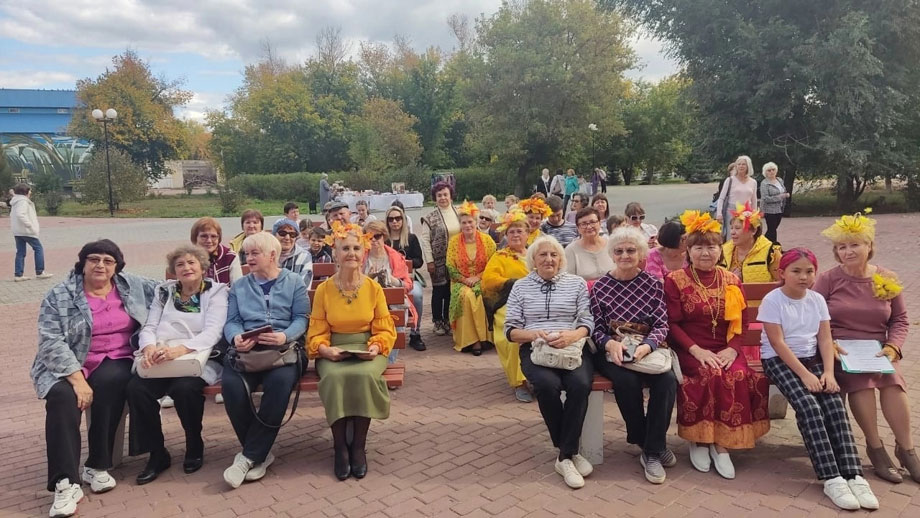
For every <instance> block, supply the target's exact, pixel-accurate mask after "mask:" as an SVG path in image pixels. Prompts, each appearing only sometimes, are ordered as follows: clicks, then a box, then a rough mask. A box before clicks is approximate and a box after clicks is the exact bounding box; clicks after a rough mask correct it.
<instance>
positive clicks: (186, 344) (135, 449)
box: [128, 245, 228, 485]
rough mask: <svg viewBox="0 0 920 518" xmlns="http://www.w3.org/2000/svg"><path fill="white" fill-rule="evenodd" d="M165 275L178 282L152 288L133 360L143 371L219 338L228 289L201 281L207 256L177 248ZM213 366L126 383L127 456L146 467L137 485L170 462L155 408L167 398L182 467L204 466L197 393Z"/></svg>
mask: <svg viewBox="0 0 920 518" xmlns="http://www.w3.org/2000/svg"><path fill="white" fill-rule="evenodd" d="M166 262H167V264H168V267H167V271H168V272H169V273H171V274H172V275H175V276H176V279H177V280H171V281H166V282H164V283H163V284H160V285H159V286H157V288H156V291H155V292H154V299H153V304H152V305H151V306H150V310H149V312H148V314H147V323H146V324H144V327H143V329H141V333H140V342H139V343H140V348H139V351H138V355H139V357H138V360H137V361H138V362H140V363H141V365H142V367H143V368H144V369H148V368H149V369H153V372H155V369H156V367H157V366H158V365H164V366H166V365H167V364H168V363H169V362H171V361H172V360H175V359H176V358H179V357H181V356H184V355H186V354H190V353H198V352H201V351H210V350H211V348H213V347H214V346H215V345H216V344H217V342H218V341H219V340H220V338H221V334H222V332H223V329H224V322H226V320H227V295H228V293H227V292H228V290H227V285H226V284H221V283H219V282H214V281H212V280H211V279H205V278H204V272H205V271H206V270H207V269H208V266H209V265H208V253H207V252H206V251H205V250H204V249H203V248H201V247H199V246H195V245H181V246H179V247H178V248H176V249H175V250H173V251H172V252H170V253H169V254H167V255H166ZM220 373H221V367H220V365H219V364H217V362H207V364H206V365H205V367H204V369H203V370H202V374H201V376H200V377H190V376H189V377H179V378H163V377H148V378H142V377H139V376H135V377H133V378H132V379H131V381H130V382H129V383H128V406H129V408H130V409H131V421H130V423H131V431H132V435H133V436H134V437H136V439H137V440H136V441H132V449H131V450H132V451H131V455H140V454H142V453H149V454H150V457H149V458H148V460H147V465H146V466H145V467H144V470H143V471H141V472H140V474H138V475H137V483H138V485H143V484H147V483H149V482H153V481H154V480H156V478H157V477H158V476H159V474H160V473H162V472H163V471H165V470H166V469H167V468H169V466H170V464H171V461H170V457H169V452H168V451H166V446H165V443H164V439H163V425H162V423H161V421H160V404H159V402H158V401H157V400H158V399H160V398H162V397H163V396H165V395H167V394H168V395H169V396H170V397H171V398H172V399H173V400H174V401H175V406H176V414H177V415H178V416H179V422H180V423H182V428H183V429H184V430H185V460H184V461H183V463H182V469H183V470H184V471H185V472H186V473H194V472H196V471H198V470H199V469H200V468H201V465H202V463H203V462H204V442H203V441H202V439H201V418H202V416H203V415H204V394H202V389H204V387H205V385H210V384H213V383H214V382H216V381H217V380H218V379H219V378H220Z"/></svg>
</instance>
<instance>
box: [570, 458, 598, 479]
mask: <svg viewBox="0 0 920 518" xmlns="http://www.w3.org/2000/svg"><path fill="white" fill-rule="evenodd" d="M572 464H574V465H575V469H577V470H578V474H579V475H581V476H582V477H587V476H588V475H590V474H591V473H594V466H592V465H591V463H590V462H588V459H586V458H584V457H582V456H581V455H580V454H578V453H576V454H575V455H572Z"/></svg>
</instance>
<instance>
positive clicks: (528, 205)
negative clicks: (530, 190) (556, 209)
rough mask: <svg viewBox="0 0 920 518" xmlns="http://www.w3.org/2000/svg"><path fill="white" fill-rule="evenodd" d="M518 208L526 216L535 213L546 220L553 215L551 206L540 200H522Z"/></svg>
mask: <svg viewBox="0 0 920 518" xmlns="http://www.w3.org/2000/svg"><path fill="white" fill-rule="evenodd" d="M518 208H519V209H521V211H522V212H523V213H524V214H529V213H531V212H535V213H537V214H539V215H541V216H543V217H544V218H548V217H550V215H552V213H553V209H551V208H549V205H547V204H546V202H545V201H543V200H541V199H540V198H527V199H526V200H521V201H520V202H518Z"/></svg>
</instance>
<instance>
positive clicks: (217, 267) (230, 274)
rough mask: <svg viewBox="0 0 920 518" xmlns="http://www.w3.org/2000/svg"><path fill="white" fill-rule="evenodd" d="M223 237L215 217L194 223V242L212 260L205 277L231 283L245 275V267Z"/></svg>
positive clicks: (192, 239)
mask: <svg viewBox="0 0 920 518" xmlns="http://www.w3.org/2000/svg"><path fill="white" fill-rule="evenodd" d="M294 228H295V232H296V228H297V227H294ZM222 239H223V232H222V231H221V228H220V223H218V222H217V220H216V219H214V218H208V217H205V218H201V219H199V220H198V221H196V222H195V224H194V225H192V233H191V241H192V244H194V245H198V246H200V247H201V248H204V249H205V250H206V251H207V252H208V256H209V258H210V260H211V266H209V267H208V271H207V273H205V277H206V278H208V279H211V280H214V281H217V282H222V283H224V284H228V285H229V284H233V282H235V281H236V280H237V279H239V278H241V277H242V276H243V267H242V265H241V263H240V258H239V257H238V256H237V255H236V252H234V251H233V250H231V249H230V248H229V247H227V246H224V245H222V244H220V242H221V240H222ZM294 239H296V237H295V238H294Z"/></svg>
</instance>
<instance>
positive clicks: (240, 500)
mask: <svg viewBox="0 0 920 518" xmlns="http://www.w3.org/2000/svg"><path fill="white" fill-rule="evenodd" d="M830 221H831V220H830V219H829V218H810V219H789V220H786V221H784V222H783V226H782V227H781V228H780V237H781V239H782V241H783V243H784V245H786V246H787V247H789V246H795V245H807V246H811V247H813V248H814V249H815V251H816V252H817V253H818V256H819V259H820V261H821V267H822V268H827V267H829V266H830V265H831V264H832V259H831V255H830V247H829V245H828V244H827V243H826V242H825V241H824V240H823V238H821V237H820V236H819V231H820V229H822V228H824V227H825V226H827V225H828V224H829V223H830ZM878 222H879V225H878V240H877V243H878V251H877V253H876V259H875V261H877V262H878V263H879V264H882V265H884V266H887V267H889V268H891V269H893V270H894V271H896V272H898V273H899V274H900V276H901V279H902V280H903V281H904V284H905V292H906V294H907V297H908V311H909V312H910V315H911V317H912V323H915V324H916V323H917V322H918V320H920V317H918V315H920V270H918V269H917V268H916V266H915V264H916V259H915V258H916V255H915V254H918V253H920V243H918V241H917V239H916V238H915V237H914V236H915V235H916V232H912V231H908V232H905V231H904V229H916V228H918V225H920V215H918V214H911V215H883V216H879V217H878ZM228 223H229V221H228ZM42 224H43V229H47V230H46V231H43V242H44V244H45V247H46V255H47V256H48V264H49V267H48V269H49V271H53V272H54V273H55V274H56V275H57V277H55V278H54V279H51V280H48V281H40V282H39V281H29V282H25V283H13V282H11V281H10V280H9V279H10V277H11V272H10V271H9V268H8V266H6V265H10V263H12V240H11V239H8V236H9V234H8V230H5V229H4V228H3V227H6V225H8V223H0V232H4V233H5V236H3V237H0V265H3V266H0V272H2V273H0V314H2V315H3V316H2V318H3V319H4V320H5V321H6V323H7V325H6V336H7V338H6V339H4V340H3V341H2V342H0V355H2V356H0V357H2V360H0V361H3V362H4V363H5V364H6V365H7V372H9V373H11V375H10V379H9V380H8V382H7V383H6V384H5V387H4V388H5V390H3V391H2V392H0V409H2V413H0V444H2V445H3V446H2V452H3V453H2V457H0V458H2V459H3V460H2V465H3V468H4V469H3V470H2V471H0V488H2V490H0V516H4V517H5V516H17V517H18V516H47V514H46V513H47V511H48V506H49V505H50V502H51V494H50V493H48V492H46V491H45V489H44V487H45V477H46V464H45V452H44V442H43V441H44V435H43V427H44V421H43V419H44V409H43V405H42V403H41V402H40V401H39V400H37V399H36V398H35V394H34V392H33V390H32V386H31V382H30V380H29V376H28V370H29V366H30V365H31V362H32V359H33V356H34V352H35V343H36V326H35V322H36V314H37V307H38V302H39V300H40V299H41V297H42V295H43V294H44V292H45V291H46V290H47V289H48V288H50V287H51V286H52V285H53V284H54V282H56V281H59V280H60V277H61V276H63V275H64V270H65V268H67V267H68V266H70V265H72V264H73V262H74V260H75V256H76V251H77V250H78V248H79V246H80V244H82V243H83V242H85V241H87V240H90V239H93V238H96V237H98V236H106V237H108V236H112V237H113V239H116V241H117V242H119V244H121V245H123V247H124V249H125V252H126V256H127V261H128V263H129V270H131V271H135V272H138V273H142V274H144V275H150V276H157V275H162V271H163V261H162V258H163V256H164V255H165V252H166V251H167V249H168V248H169V247H170V246H172V245H174V244H175V243H178V242H182V241H184V240H185V239H186V237H185V236H186V232H187V229H188V227H189V220H127V221H126V220H118V221H107V220H106V221H102V220H78V219H66V218H43V219H42ZM228 227H229V228H236V227H235V226H230V225H228ZM6 228H8V227H6ZM27 268H30V266H27ZM426 300H427V298H426ZM430 331H431V330H430V327H429V328H428V329H425V338H426V341H427V342H428V344H429V350H428V351H427V352H424V353H419V352H416V351H413V350H411V349H409V350H406V351H404V352H402V353H401V359H402V360H403V361H405V362H406V364H407V374H406V384H405V386H404V387H403V388H401V389H399V390H397V391H394V392H393V393H392V409H391V416H390V418H389V419H388V420H386V421H377V422H374V424H373V425H372V427H371V434H370V438H369V442H368V447H369V453H368V457H369V460H370V473H369V475H368V477H367V478H366V479H364V480H361V481H356V480H354V479H351V480H348V481H347V482H339V481H337V480H336V479H335V478H334V477H333V475H332V465H331V464H332V444H331V435H330V433H329V431H328V429H327V427H326V425H325V419H324V417H323V412H322V408H321V406H320V403H319V400H318V398H317V396H316V394H315V393H304V394H303V395H302V396H301V401H300V407H299V408H298V410H297V416H296V417H295V418H294V419H293V420H292V421H291V422H290V423H289V424H288V425H287V426H285V427H284V428H283V429H282V431H281V433H280V434H279V437H278V441H277V443H276V445H275V450H274V452H275V455H276V456H277V460H276V462H275V464H274V465H272V467H271V468H270V469H269V470H268V474H267V475H266V477H265V478H264V479H262V480H261V481H259V482H255V483H247V484H244V485H243V486H242V487H240V488H239V489H237V490H230V489H229V488H228V487H227V486H226V485H225V483H224V482H223V480H222V477H221V473H222V471H223V469H224V468H226V467H227V466H228V465H229V464H230V462H231V461H232V458H233V455H234V454H235V453H236V452H237V451H238V449H239V446H238V444H237V442H236V438H235V436H234V435H233V432H232V430H231V428H230V424H229V422H228V420H227V417H226V414H225V411H224V409H223V407H222V406H220V405H215V404H213V403H212V402H209V403H208V404H207V406H206V411H205V417H204V436H205V446H206V453H205V455H206V459H205V465H204V467H203V468H202V469H201V471H199V472H198V473H195V474H192V475H184V474H183V473H182V471H181V468H180V465H181V459H182V454H183V448H184V445H183V439H182V437H183V435H182V429H181V426H180V424H179V422H178V419H177V418H176V414H175V411H174V410H172V409H168V410H164V411H163V420H164V431H165V434H166V437H167V447H168V448H169V450H170V452H171V453H172V455H173V461H174V466H173V467H172V468H171V469H170V470H168V471H167V472H166V473H164V474H163V475H161V476H160V478H159V479H158V480H157V481H156V482H154V483H152V484H149V485H146V486H137V485H135V483H134V477H135V476H136V474H137V473H138V472H139V471H140V470H141V469H142V468H143V464H144V462H145V459H143V458H126V459H125V462H124V463H123V464H122V465H121V466H120V467H118V468H116V469H115V470H113V475H114V476H115V478H116V479H117V481H118V484H119V485H118V487H117V488H116V489H115V490H114V491H112V492H110V493H107V494H103V495H92V494H89V492H88V491H87V498H86V499H85V500H84V501H83V503H82V504H81V505H80V514H81V516H84V517H86V516H90V517H95V516H125V515H129V516H136V517H146V516H151V517H167V516H191V517H218V516H220V517H233V516H304V515H311V516H349V517H364V516H388V517H390V518H397V517H400V518H401V517H411V516H451V517H454V516H471V517H472V516H500V517H523V516H528V517H540V516H560V515H569V516H604V517H606V516H631V517H677V516H680V517H706V516H719V515H726V516H729V515H731V516H771V517H772V516H776V515H777V514H784V515H787V516H805V515H809V516H811V517H815V518H817V517H823V516H836V515H838V514H846V515H849V514H851V513H838V510H837V509H836V508H834V507H833V506H832V504H830V502H829V501H828V500H827V499H826V498H825V497H824V495H823V493H822V490H821V486H820V485H819V484H818V483H817V482H816V481H815V480H814V473H813V471H812V469H811V466H810V464H809V462H808V458H807V455H806V452H805V449H804V447H803V445H802V442H801V438H800V437H799V435H798V431H797V430H796V427H795V422H794V418H793V417H792V415H791V413H790V416H789V417H787V418H786V419H784V420H780V421H773V429H772V430H771V431H770V433H769V434H768V435H767V436H766V437H764V438H763V439H761V440H760V441H759V442H758V444H757V447H756V448H755V449H754V450H752V451H749V452H738V453H737V454H735V455H733V459H734V462H735V466H736V469H737V473H738V476H737V478H736V479H735V480H732V481H728V480H723V479H721V478H720V477H719V476H718V475H716V474H715V472H711V473H705V474H704V473H698V472H696V471H695V470H693V468H692V467H691V466H690V463H689V460H688V458H687V447H686V444H685V443H684V442H683V441H682V440H681V439H679V438H678V437H677V435H676V425H672V427H671V430H670V432H671V433H670V436H669V444H670V446H671V447H672V448H674V449H675V451H676V453H677V454H678V457H679V462H678V465H677V466H676V467H674V468H671V469H669V470H668V480H667V482H666V483H665V484H664V485H661V486H653V485H651V484H649V483H647V482H646V481H645V479H644V478H643V476H642V471H641V467H640V466H639V462H638V455H639V451H638V449H637V448H635V447H633V446H630V445H627V444H626V439H625V428H624V425H623V422H622V420H621V418H620V416H619V411H618V410H617V407H616V404H615V402H614V401H613V397H612V396H610V395H606V396H605V409H604V410H605V423H604V440H605V462H604V464H603V465H601V466H598V467H597V468H596V469H595V472H594V474H593V475H591V476H590V477H589V478H588V479H587V484H586V485H585V487H584V488H583V489H581V490H578V491H572V490H570V489H568V488H567V487H565V485H564V484H563V482H562V479H561V477H559V476H558V475H556V473H555V472H554V471H553V467H552V461H553V452H552V446H551V444H550V441H549V437H548V434H547V433H546V429H545V427H544V425H543V422H542V420H541V419H540V415H539V411H538V409H537V406H536V404H535V403H534V404H521V403H517V402H516V401H515V400H514V399H513V397H512V395H511V391H510V389H508V388H507V386H506V383H505V381H504V375H503V374H502V372H501V370H500V369H499V366H498V359H497V357H496V355H495V353H494V352H491V351H490V352H487V353H486V354H484V355H483V356H481V357H478V358H476V357H473V356H472V355H466V354H458V353H455V352H454V351H453V350H452V349H451V347H450V343H449V338H447V337H444V338H442V337H435V336H433V335H431V334H430ZM918 345H920V338H918V336H917V334H916V333H912V334H911V336H910V337H909V339H908V343H907V345H906V346H905V351H906V353H907V354H906V355H905V359H904V361H903V365H904V367H905V374H906V377H907V378H908V382H909V385H910V398H911V400H912V402H913V405H912V409H913V412H912V417H913V418H914V423H918V422H920V419H918V417H920V416H918V415H917V409H918V408H920V405H918V403H917V401H918V400H920V391H918V389H917V386H918V382H920V364H918V362H917V359H916V356H915V355H913V354H911V352H910V351H913V350H915V349H916V348H917V346H918ZM880 427H881V429H882V433H883V436H884V440H885V442H886V443H887V444H888V445H889V448H891V447H893V444H894V439H893V437H892V436H891V433H890V431H889V430H888V428H887V426H886V425H885V423H884V421H883V420H882V421H881V422H880ZM854 428H856V430H857V441H858V442H860V443H861V442H862V436H861V434H860V433H859V431H858V427H855V423H854ZM915 429H916V427H915ZM914 436H915V438H917V439H920V434H918V433H917V432H915V433H914ZM862 450H863V448H862V447H860V451H861V452H862ZM84 454H85V453H84ZM864 462H867V461H865V457H864ZM866 476H867V478H868V479H869V481H870V483H871V484H872V485H873V489H874V490H875V492H876V494H877V495H878V496H879V500H880V501H881V504H882V509H881V510H880V511H877V512H876V513H874V516H918V515H920V514H918V513H920V485H918V484H916V483H914V482H910V481H907V482H904V483H903V484H900V485H891V484H888V483H886V482H884V481H881V480H879V479H878V478H877V477H875V476H874V475H873V474H871V473H867V475H866ZM858 513H862V512H861V511H860V512H858ZM863 514H865V513H863Z"/></svg>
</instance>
